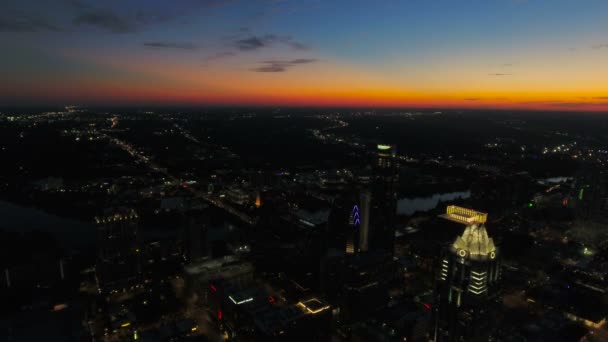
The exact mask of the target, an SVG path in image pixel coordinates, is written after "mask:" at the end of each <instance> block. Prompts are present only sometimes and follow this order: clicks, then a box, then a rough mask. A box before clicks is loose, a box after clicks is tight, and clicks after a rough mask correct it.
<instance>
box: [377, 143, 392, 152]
mask: <svg viewBox="0 0 608 342" xmlns="http://www.w3.org/2000/svg"><path fill="white" fill-rule="evenodd" d="M377 147H378V149H379V150H380V151H386V150H390V149H391V148H392V146H391V145H384V144H378V146H377Z"/></svg>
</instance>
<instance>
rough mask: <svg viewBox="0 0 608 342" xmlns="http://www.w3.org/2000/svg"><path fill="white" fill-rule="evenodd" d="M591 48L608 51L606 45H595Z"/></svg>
mask: <svg viewBox="0 0 608 342" xmlns="http://www.w3.org/2000/svg"><path fill="white" fill-rule="evenodd" d="M592 48H594V49H608V44H597V45H593V46H592Z"/></svg>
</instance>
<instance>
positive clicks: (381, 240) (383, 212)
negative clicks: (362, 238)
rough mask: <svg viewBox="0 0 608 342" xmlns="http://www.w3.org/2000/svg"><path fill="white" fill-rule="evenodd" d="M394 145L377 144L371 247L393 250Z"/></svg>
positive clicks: (394, 214) (395, 172) (396, 176)
mask: <svg viewBox="0 0 608 342" xmlns="http://www.w3.org/2000/svg"><path fill="white" fill-rule="evenodd" d="M396 157H397V147H396V146H395V145H383V144H379V145H377V155H376V163H375V168H374V182H373V188H372V189H373V196H372V197H373V200H374V202H373V207H374V212H375V213H373V214H372V216H373V217H374V219H373V220H372V221H371V225H372V226H373V227H374V228H373V229H374V236H373V243H372V245H373V246H372V247H373V248H375V249H382V250H385V251H387V252H389V253H391V254H392V253H393V252H394V244H395V224H396V215H397V193H396V192H397V189H396V187H397V182H398V170H399V168H398V165H397V164H398V163H397V158H396Z"/></svg>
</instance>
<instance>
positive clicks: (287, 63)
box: [252, 58, 318, 72]
mask: <svg viewBox="0 0 608 342" xmlns="http://www.w3.org/2000/svg"><path fill="white" fill-rule="evenodd" d="M315 62H318V59H314V58H298V59H291V60H268V61H263V62H260V64H262V65H261V66H259V67H257V68H254V69H252V70H253V71H256V72H284V71H287V69H289V68H291V67H294V66H296V65H300V64H310V63H315Z"/></svg>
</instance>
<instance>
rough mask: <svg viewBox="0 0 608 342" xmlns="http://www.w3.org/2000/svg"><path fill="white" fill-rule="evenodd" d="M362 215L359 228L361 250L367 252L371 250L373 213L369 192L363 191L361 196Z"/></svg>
mask: <svg viewBox="0 0 608 342" xmlns="http://www.w3.org/2000/svg"><path fill="white" fill-rule="evenodd" d="M360 201H361V202H360V203H361V215H360V222H361V225H360V226H359V250H360V251H361V252H367V251H368V249H369V216H370V213H371V205H372V194H371V192H369V191H367V190H363V191H362V192H361V196H360Z"/></svg>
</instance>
